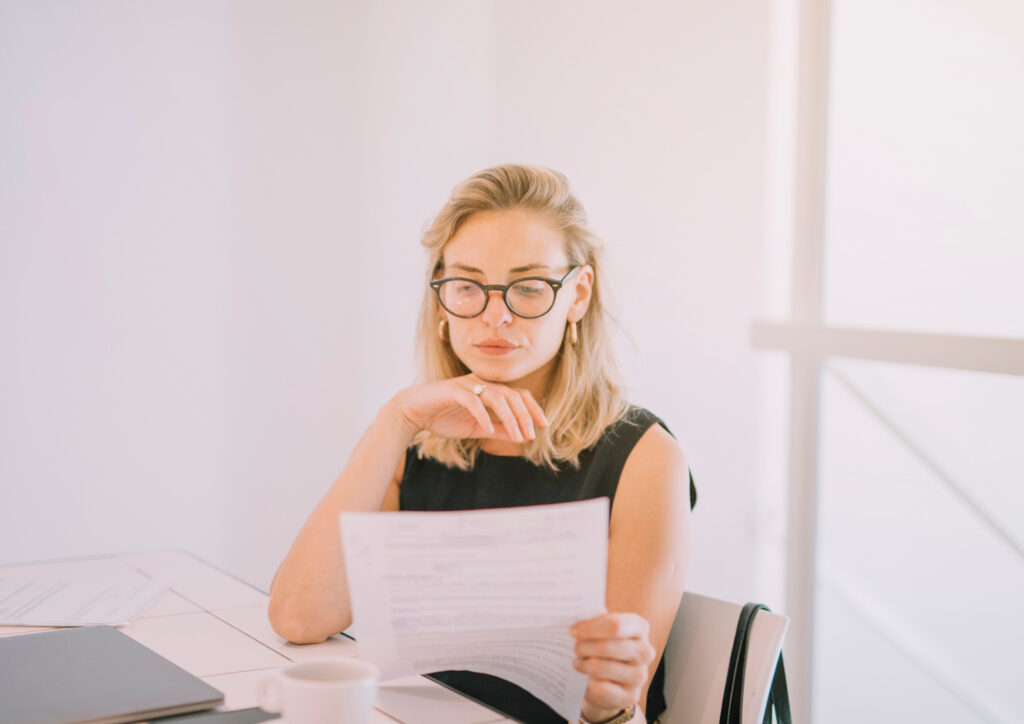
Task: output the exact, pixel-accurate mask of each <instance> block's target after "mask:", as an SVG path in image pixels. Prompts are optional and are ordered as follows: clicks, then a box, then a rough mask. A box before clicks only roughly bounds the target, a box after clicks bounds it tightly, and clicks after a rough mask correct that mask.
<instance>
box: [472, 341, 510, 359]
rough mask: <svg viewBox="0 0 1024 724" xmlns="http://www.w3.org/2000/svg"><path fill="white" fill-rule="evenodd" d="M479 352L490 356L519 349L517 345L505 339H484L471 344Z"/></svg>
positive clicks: (498, 355)
mask: <svg viewBox="0 0 1024 724" xmlns="http://www.w3.org/2000/svg"><path fill="white" fill-rule="evenodd" d="M473 346H474V347H476V348H477V349H478V350H480V353H481V354H486V355H489V356H491V357H500V356H501V355H504V354H509V353H510V352H514V351H515V350H517V349H519V345H517V344H513V343H512V342H509V341H508V340H507V339H485V340H481V341H480V342H477V343H476V344H474V345H473Z"/></svg>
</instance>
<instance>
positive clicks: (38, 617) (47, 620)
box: [0, 575, 167, 626]
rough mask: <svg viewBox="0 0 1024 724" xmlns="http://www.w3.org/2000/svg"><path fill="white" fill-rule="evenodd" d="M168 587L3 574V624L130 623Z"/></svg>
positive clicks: (0, 614) (0, 592) (0, 584)
mask: <svg viewBox="0 0 1024 724" xmlns="http://www.w3.org/2000/svg"><path fill="white" fill-rule="evenodd" d="M165 590H167V585H166V584H163V583H152V582H145V583H139V582H136V581H72V580H60V579H53V578H24V577H18V576H2V575H0V626H91V625H96V624H108V625H117V624H123V623H128V622H130V621H133V620H135V619H136V618H137V617H138V616H139V614H141V613H142V612H143V611H145V610H146V608H147V607H148V606H149V605H150V604H151V603H153V601H155V600H156V599H157V598H158V597H159V596H160V595H161V594H162V593H163V592H164V591H165Z"/></svg>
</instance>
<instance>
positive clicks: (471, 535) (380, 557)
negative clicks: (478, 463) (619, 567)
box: [341, 498, 608, 721]
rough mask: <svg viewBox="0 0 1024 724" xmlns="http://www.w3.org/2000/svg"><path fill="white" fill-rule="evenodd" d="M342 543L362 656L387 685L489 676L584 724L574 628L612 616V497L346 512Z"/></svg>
mask: <svg viewBox="0 0 1024 724" xmlns="http://www.w3.org/2000/svg"><path fill="white" fill-rule="evenodd" d="M341 535H342V549H343V552H344V556H345V568H346V571H347V575H348V587H349V596H350V598H351V601H352V613H353V618H354V621H355V624H356V626H357V627H358V631H359V634H358V639H359V647H360V652H361V654H362V655H363V656H364V657H366V658H367V659H369V660H371V661H373V662H374V663H375V664H376V665H377V666H379V667H380V669H381V678H382V679H391V678H397V677H399V676H407V675H409V674H425V673H430V672H432V671H444V670H448V669H461V670H467V671H476V672H479V673H484V674H492V675H494V676H500V677H501V678H503V679H506V680H507V681H511V682H512V683H514V684H517V685H518V686H521V687H522V688H524V689H526V690H527V691H529V692H530V693H531V694H533V695H534V696H536V697H537V698H538V699H540V700H541V701H543V702H544V703H546V704H547V705H548V706H550V707H551V708H552V709H554V710H555V711H556V712H558V713H559V714H560V715H562V716H564V717H566V719H567V720H568V721H576V720H577V719H578V718H579V713H580V706H581V704H582V702H583V693H584V690H585V689H586V682H587V679H586V676H584V675H583V674H581V673H579V672H577V671H576V670H575V669H574V668H573V665H572V662H573V660H574V659H575V653H574V652H573V645H574V641H573V638H572V637H571V636H570V635H569V627H570V626H571V625H572V624H573V623H575V622H577V621H581V620H583V619H587V618H593V617H594V616H597V615H600V614H601V613H604V611H605V608H604V596H605V574H606V569H607V559H608V499H607V498H597V499H594V500H586V501H581V502H578V503H559V504H556V505H540V506H531V507H525V508H502V509H496V510H474V511H459V512H451V513H449V512H429V513H420V512H399V513H342V514H341Z"/></svg>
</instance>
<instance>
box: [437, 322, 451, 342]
mask: <svg viewBox="0 0 1024 724" xmlns="http://www.w3.org/2000/svg"><path fill="white" fill-rule="evenodd" d="M437 338H438V339H440V340H441V341H442V342H447V341H448V320H447V319H442V320H441V323H440V324H439V325H437Z"/></svg>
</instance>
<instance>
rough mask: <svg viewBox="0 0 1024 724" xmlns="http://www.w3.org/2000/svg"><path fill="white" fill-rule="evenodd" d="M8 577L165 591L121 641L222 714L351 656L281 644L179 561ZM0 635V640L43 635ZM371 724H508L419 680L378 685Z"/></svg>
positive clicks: (334, 641) (210, 572)
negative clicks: (207, 697) (308, 666)
mask: <svg viewBox="0 0 1024 724" xmlns="http://www.w3.org/2000/svg"><path fill="white" fill-rule="evenodd" d="M0 570H2V571H3V572H4V573H7V574H15V573H16V574H24V575H27V576H40V577H42V576H47V577H50V576H52V577H68V578H74V579H113V580H138V581H144V580H157V581H162V582H164V583H166V584H168V585H169V586H170V588H169V590H168V591H167V592H165V593H164V595H163V596H162V597H161V598H160V599H159V600H158V601H156V602H155V603H154V604H153V606H151V607H150V608H149V609H148V610H147V611H146V612H145V613H144V614H143V616H142V617H141V618H140V619H138V620H137V621H135V622H134V623H131V624H129V625H127V626H124V627H122V629H121V630H122V631H124V633H126V634H128V635H129V636H131V637H132V638H133V639H135V640H136V641H138V642H140V643H142V644H145V645H146V646H148V647H149V648H151V649H152V650H153V651H156V652H157V653H158V654H160V655H161V656H164V657H165V658H167V659H170V660H171V661H173V662H174V663H176V664H177V665H178V666H180V667H182V668H183V669H185V670H186V671H189V672H191V673H193V674H195V675H196V676H198V677H199V678H201V679H203V681H206V682H207V683H209V684H210V685H211V686H214V687H216V688H217V689H220V690H221V691H222V692H224V704H223V705H222V706H221V707H220V708H221V709H225V710H230V709H244V708H248V707H253V706H257V705H258V704H257V701H256V683H257V682H258V681H259V680H260V679H261V678H263V677H264V676H266V675H267V674H268V673H269V672H271V671H272V670H274V669H277V668H279V667H281V666H284V665H286V664H289V663H291V662H292V661H303V660H306V659H314V658H323V657H331V656H352V657H358V656H359V646H358V645H357V644H356V643H355V642H354V641H352V640H351V639H348V638H345V637H343V636H334V637H332V638H330V639H328V640H327V641H325V642H324V643H322V644H312V645H305V646H300V645H297V644H292V643H288V642H287V641H285V640H284V639H282V638H281V637H280V636H278V635H277V634H276V633H274V631H273V629H271V628H270V623H269V622H268V621H267V601H268V596H267V594H265V593H264V592H263V591H260V590H258V589H256V588H253V587H252V586H250V585H248V584H246V583H244V582H242V581H240V580H238V579H237V578H234V577H232V576H230V575H228V574H226V573H224V572H223V571H220V570H218V569H216V568H214V567H213V566H211V565H209V564H208V563H205V562H203V561H201V560H199V559H197V558H195V557H193V556H191V555H189V554H187V553H183V552H166V553H145V554H127V555H115V556H103V557H98V558H84V559H77V560H68V561H53V562H46V563H32V564H28V565H7V566H2V567H0ZM42 630H44V629H40V628H27V627H24V626H0V636H17V635H19V634H24V633H30V632H33V631H42ZM370 721H371V722H373V724H394V722H396V721H398V722H402V723H403V724H488V723H490V722H510V721H513V720H511V719H506V718H504V717H502V716H501V715H500V714H497V713H496V712H494V711H492V710H490V709H488V708H486V707H483V706H481V705H479V704H477V703H476V702H473V701H470V700H469V699H466V698H465V697H462V696H460V695H459V694H457V693H455V692H453V691H451V690H449V689H446V688H445V687H443V686H441V685H440V684H438V683H436V682H434V681H431V680H430V679H426V678H424V677H421V676H411V677H407V678H404V679H396V680H394V681H389V682H386V683H383V684H381V687H380V695H379V697H378V699H377V708H376V709H375V710H374V712H373V716H372V717H371V719H370Z"/></svg>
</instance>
